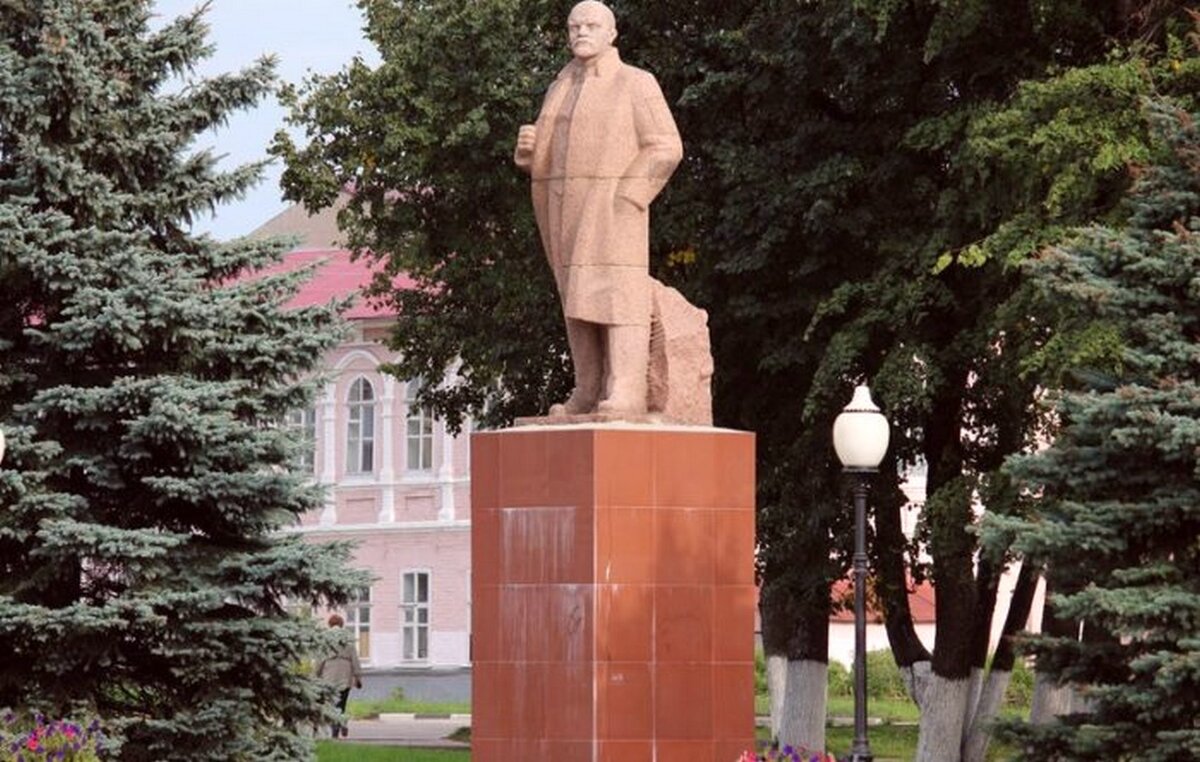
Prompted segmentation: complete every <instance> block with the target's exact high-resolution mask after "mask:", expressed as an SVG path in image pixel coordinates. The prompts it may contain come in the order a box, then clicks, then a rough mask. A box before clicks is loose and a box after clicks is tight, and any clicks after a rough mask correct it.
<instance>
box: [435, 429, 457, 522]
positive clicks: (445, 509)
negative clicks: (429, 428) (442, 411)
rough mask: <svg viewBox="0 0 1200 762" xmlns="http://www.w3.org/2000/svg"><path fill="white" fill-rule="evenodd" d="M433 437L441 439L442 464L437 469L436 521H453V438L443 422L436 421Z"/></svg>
mask: <svg viewBox="0 0 1200 762" xmlns="http://www.w3.org/2000/svg"><path fill="white" fill-rule="evenodd" d="M434 436H435V437H441V441H442V463H441V466H439V467H438V489H439V491H440V492H441V504H440V505H439V507H438V521H454V514H455V505H454V437H452V436H450V432H449V431H447V430H446V422H445V421H443V420H438V422H437V423H436V424H435V425H434Z"/></svg>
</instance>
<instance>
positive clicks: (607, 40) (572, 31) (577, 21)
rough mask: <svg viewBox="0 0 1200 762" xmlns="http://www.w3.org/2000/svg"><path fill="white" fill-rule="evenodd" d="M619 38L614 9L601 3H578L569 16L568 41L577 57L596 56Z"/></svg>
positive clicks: (585, 58)
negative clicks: (609, 8)
mask: <svg viewBox="0 0 1200 762" xmlns="http://www.w3.org/2000/svg"><path fill="white" fill-rule="evenodd" d="M615 39H617V27H616V24H615V22H614V21H613V15H612V11H610V10H608V8H606V7H604V6H603V5H601V4H600V3H593V2H584V3H580V4H579V5H576V6H575V8H574V9H572V11H571V15H570V16H568V17H567V41H568V43H569V44H570V46H571V52H572V53H573V54H574V55H575V57H576V58H578V59H581V60H584V61H586V60H588V59H589V58H595V57H596V56H598V55H600V54H601V53H603V52H604V51H606V50H608V49H609V48H611V47H612V44H613V40H615Z"/></svg>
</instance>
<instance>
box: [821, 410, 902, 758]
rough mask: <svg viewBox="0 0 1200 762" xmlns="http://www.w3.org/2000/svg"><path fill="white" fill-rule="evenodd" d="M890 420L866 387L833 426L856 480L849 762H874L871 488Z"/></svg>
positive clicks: (838, 448)
mask: <svg viewBox="0 0 1200 762" xmlns="http://www.w3.org/2000/svg"><path fill="white" fill-rule="evenodd" d="M889 437H890V432H889V428H888V421H887V418H884V417H883V414H882V413H880V412H879V408H878V407H877V406H876V405H875V403H874V402H872V401H871V390H870V389H869V388H867V387H866V386H858V387H855V389H854V397H853V398H852V399H851V400H850V404H849V405H846V407H845V408H844V409H843V410H842V412H841V414H840V415H838V417H837V420H835V421H834V422H833V448H834V450H836V451H837V456H838V460H840V461H841V462H842V470H843V471H844V472H845V473H846V474H849V475H850V477H851V478H852V479H853V480H854V485H853V487H854V744H853V745H852V746H851V747H850V755H849V756H847V757H846V758H845V760H846V762H872V760H873V759H874V757H872V756H871V745H870V743H868V742H867V612H866V607H867V605H866V601H867V597H866V585H867V488H868V486H869V483H870V482H869V480H870V477H871V474H874V473H877V472H878V471H879V464H880V462H882V461H883V456H884V455H885V454H886V453H887V448H888V439H889Z"/></svg>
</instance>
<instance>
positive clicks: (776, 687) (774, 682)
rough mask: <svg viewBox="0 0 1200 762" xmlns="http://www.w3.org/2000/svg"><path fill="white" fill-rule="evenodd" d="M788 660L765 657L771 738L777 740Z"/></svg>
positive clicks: (785, 686) (772, 656) (780, 656)
mask: <svg viewBox="0 0 1200 762" xmlns="http://www.w3.org/2000/svg"><path fill="white" fill-rule="evenodd" d="M787 673H788V660H787V657H786V656H784V655H783V654H771V655H769V656H767V693H768V694H770V697H771V738H779V728H780V725H781V723H782V722H783V705H784V691H786V690H787Z"/></svg>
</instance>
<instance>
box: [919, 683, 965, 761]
mask: <svg viewBox="0 0 1200 762" xmlns="http://www.w3.org/2000/svg"><path fill="white" fill-rule="evenodd" d="M969 691H970V680H969V679H968V678H966V677H962V678H957V679H955V678H946V677H942V676H941V675H938V674H936V673H935V674H934V675H933V677H932V679H930V681H929V687H928V688H927V689H926V691H925V703H924V704H923V705H922V706H921V730H920V734H919V736H918V737H917V754H916V757H914V759H915V762H958V759H959V749H960V748H961V746H962V738H963V717H964V716H965V715H966V705H967V695H968V693H969Z"/></svg>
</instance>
